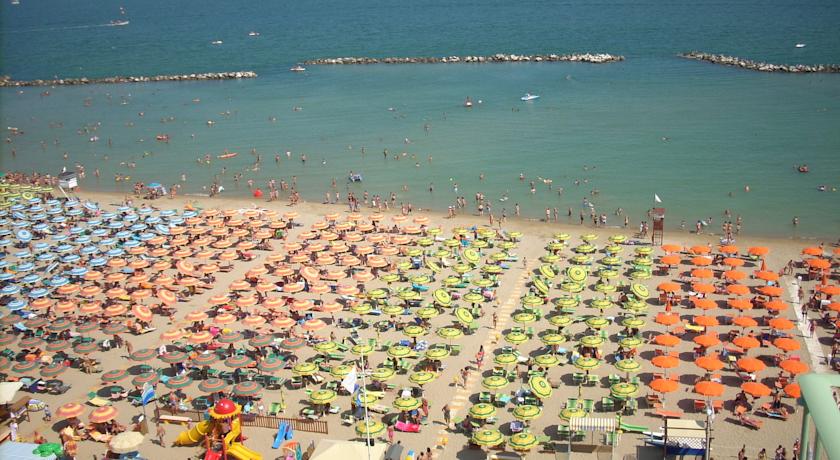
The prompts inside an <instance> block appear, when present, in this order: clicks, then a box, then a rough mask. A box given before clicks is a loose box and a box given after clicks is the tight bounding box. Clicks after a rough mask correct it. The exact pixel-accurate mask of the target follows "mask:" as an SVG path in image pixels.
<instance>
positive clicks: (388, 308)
mask: <svg viewBox="0 0 840 460" xmlns="http://www.w3.org/2000/svg"><path fill="white" fill-rule="evenodd" d="M403 310H405V309H404V308H403V307H401V306H399V305H385V306H384V307H382V313H384V314H386V315H389V316H396V315H399V314H401V313H402V312H403Z"/></svg>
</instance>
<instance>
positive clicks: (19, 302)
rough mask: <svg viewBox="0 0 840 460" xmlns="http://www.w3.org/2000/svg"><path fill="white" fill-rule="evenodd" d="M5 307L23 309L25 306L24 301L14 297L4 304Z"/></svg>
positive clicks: (15, 309)
mask: <svg viewBox="0 0 840 460" xmlns="http://www.w3.org/2000/svg"><path fill="white" fill-rule="evenodd" d="M6 308H8V309H9V310H10V311H18V310H23V309H24V308H26V302H24V301H22V300H20V299H14V300H12V301H11V302H9V303H8V304H6Z"/></svg>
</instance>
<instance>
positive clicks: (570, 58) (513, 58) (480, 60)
mask: <svg viewBox="0 0 840 460" xmlns="http://www.w3.org/2000/svg"><path fill="white" fill-rule="evenodd" d="M623 60H624V56H616V55H612V54H606V53H596V54H591V53H585V54H534V55H519V54H494V55H492V56H445V57H385V58H373V57H339V58H321V59H312V60H309V61H305V62H304V64H305V65H359V64H459V63H467V64H484V63H496V62H588V63H592V64H605V63H608V62H618V61H623Z"/></svg>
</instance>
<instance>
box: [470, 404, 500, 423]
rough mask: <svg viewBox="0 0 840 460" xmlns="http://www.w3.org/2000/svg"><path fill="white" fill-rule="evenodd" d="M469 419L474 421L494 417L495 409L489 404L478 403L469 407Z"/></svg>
mask: <svg viewBox="0 0 840 460" xmlns="http://www.w3.org/2000/svg"><path fill="white" fill-rule="evenodd" d="M469 414H470V417H472V418H475V419H481V420H484V419H488V418H491V417H494V416H495V415H496V408H495V407H493V405H491V404H487V403H478V404H476V405H474V406H472V407H470V412H469Z"/></svg>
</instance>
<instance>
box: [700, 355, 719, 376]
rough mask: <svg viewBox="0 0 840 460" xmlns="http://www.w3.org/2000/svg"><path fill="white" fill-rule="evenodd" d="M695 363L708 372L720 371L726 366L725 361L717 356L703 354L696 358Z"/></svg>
mask: <svg viewBox="0 0 840 460" xmlns="http://www.w3.org/2000/svg"><path fill="white" fill-rule="evenodd" d="M694 364H695V365H696V366H697V367H699V368H700V369H704V370H706V371H708V372H712V371H718V370H721V369H723V367H724V364H723V361H721V360H719V359H718V358H717V356H701V357H699V358H697V359H695V360H694Z"/></svg>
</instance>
